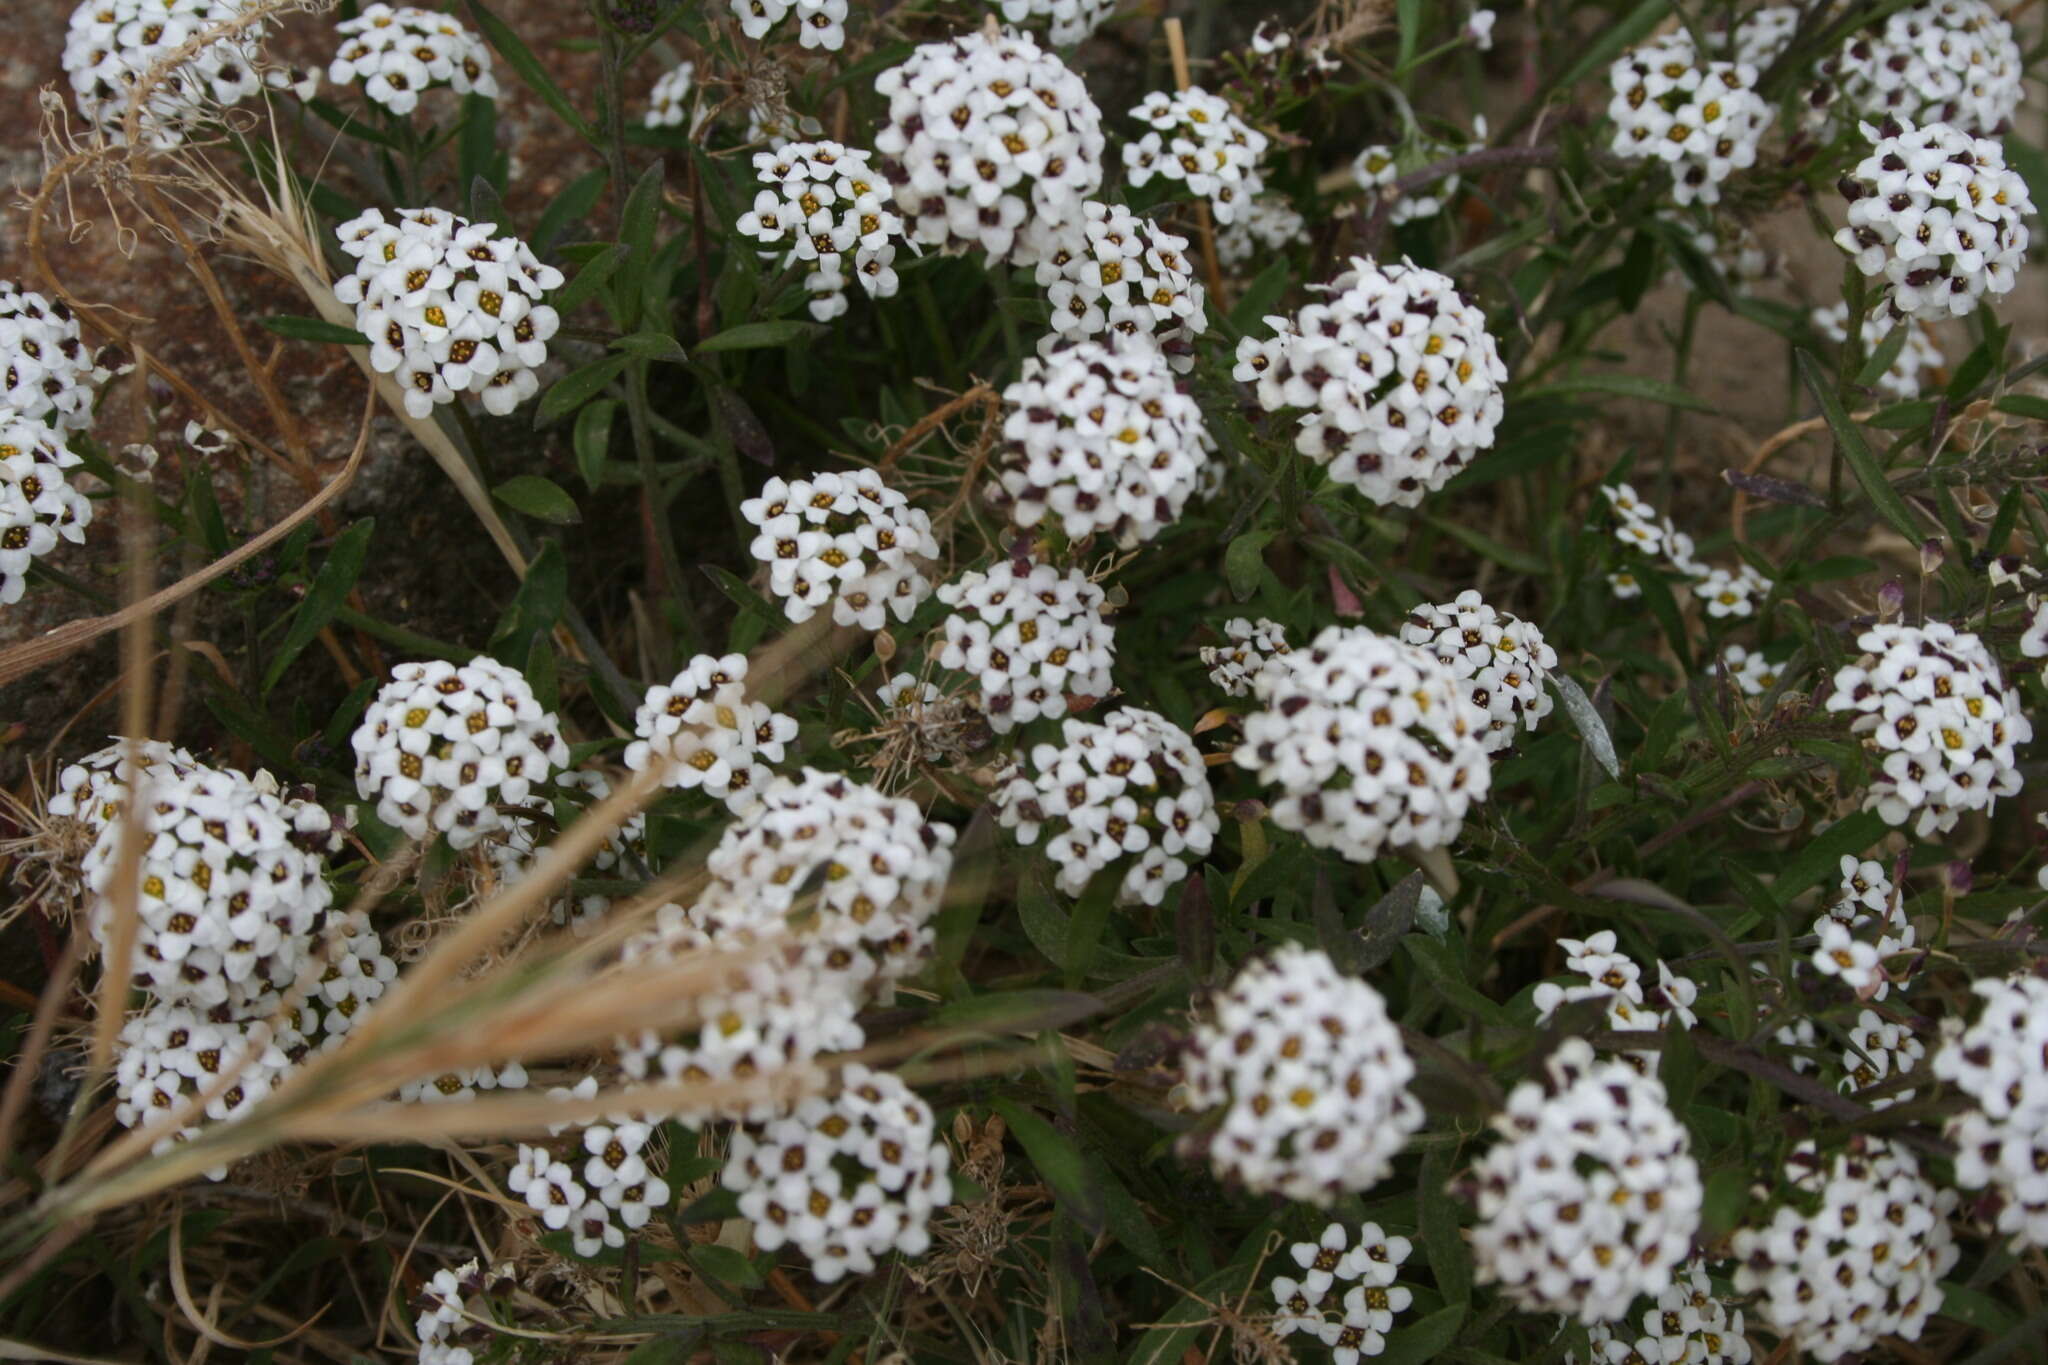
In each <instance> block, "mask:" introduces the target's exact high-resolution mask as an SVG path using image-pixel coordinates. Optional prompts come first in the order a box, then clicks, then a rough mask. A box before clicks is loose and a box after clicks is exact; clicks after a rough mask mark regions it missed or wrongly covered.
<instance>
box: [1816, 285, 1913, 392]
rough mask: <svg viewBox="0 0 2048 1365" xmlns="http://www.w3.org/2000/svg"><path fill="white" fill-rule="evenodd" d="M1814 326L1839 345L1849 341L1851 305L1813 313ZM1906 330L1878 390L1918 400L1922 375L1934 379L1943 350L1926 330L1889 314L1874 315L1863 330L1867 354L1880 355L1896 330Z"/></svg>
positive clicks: (1864, 349)
mask: <svg viewBox="0 0 2048 1365" xmlns="http://www.w3.org/2000/svg"><path fill="white" fill-rule="evenodd" d="M1812 321H1813V326H1814V329H1815V330H1816V331H1818V332H1819V333H1820V334H1821V335H1822V336H1824V337H1826V338H1827V339H1828V340H1829V341H1832V342H1836V343H1837V344H1839V343H1842V342H1846V341H1847V340H1848V339H1849V305H1848V304H1847V303H1838V304H1836V305H1834V306H1833V307H1832V308H1816V309H1814V310H1813V317H1812ZM1895 326H1897V327H1903V328H1905V329H1906V339H1905V343H1904V344H1903V345H1901V346H1900V348H1899V354H1898V357H1897V358H1896V359H1894V360H1893V361H1892V363H1891V364H1890V365H1889V366H1887V367H1886V368H1885V372H1884V373H1883V374H1881V375H1879V376H1878V379H1877V390H1878V392H1879V393H1882V394H1886V395H1888V396H1890V397H1892V398H1901V399H1903V398H1918V397H1919V396H1920V380H1921V376H1922V375H1926V376H1929V377H1932V375H1933V372H1934V371H1936V370H1938V369H1940V368H1941V367H1942V365H1943V363H1944V362H1943V360H1942V355H1941V348H1940V347H1938V346H1936V345H1935V344H1934V342H1933V341H1932V340H1930V339H1929V338H1928V335H1927V331H1926V329H1925V328H1924V327H1923V326H1922V325H1921V324H1920V323H1918V322H1895V321H1894V320H1893V318H1892V317H1891V315H1890V314H1889V313H1888V312H1885V311H1882V310H1880V311H1878V312H1875V313H1872V314H1871V315H1870V316H1868V317H1866V318H1864V319H1863V326H1862V327H1861V328H1859V329H1858V330H1860V331H1861V332H1862V334H1863V354H1864V355H1866V356H1872V355H1876V354H1877V348H1878V347H1880V346H1882V345H1883V344H1884V341H1885V338H1886V337H1888V336H1890V335H1891V331H1892V328H1893V327H1895Z"/></svg>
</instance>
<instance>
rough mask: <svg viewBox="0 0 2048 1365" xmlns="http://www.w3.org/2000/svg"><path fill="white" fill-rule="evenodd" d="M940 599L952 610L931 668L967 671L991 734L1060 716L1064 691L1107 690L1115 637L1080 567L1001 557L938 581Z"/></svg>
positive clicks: (1091, 693)
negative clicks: (1022, 563)
mask: <svg viewBox="0 0 2048 1365" xmlns="http://www.w3.org/2000/svg"><path fill="white" fill-rule="evenodd" d="M939 600H940V601H941V602H944V603H945V604H946V605H947V606H949V607H952V608H953V614H952V615H951V616H948V617H947V618H946V621H945V626H944V629H945V632H946V639H945V643H944V644H943V645H941V646H940V647H939V651H938V654H937V655H936V658H937V661H938V665H939V667H941V668H954V669H960V670H963V671H965V672H967V673H971V674H973V675H974V677H975V679H976V681H977V682H978V683H979V685H980V687H981V709H982V711H983V713H984V714H986V715H987V716H988V723H989V724H990V726H992V727H993V728H994V729H995V731H996V732H997V733H998V734H1001V733H1004V732H1006V731H1009V730H1014V729H1015V728H1017V727H1018V726H1019V725H1026V724H1029V723H1030V722H1032V721H1034V720H1037V719H1038V718H1039V717H1040V716H1048V717H1058V716H1064V715H1065V714H1066V713H1067V704H1068V698H1069V697H1070V696H1072V697H1097V698H1099V697H1106V696H1108V695H1109V692H1110V688H1111V685H1112V684H1111V682H1110V677H1109V669H1110V665H1111V663H1112V662H1114V660H1115V658H1116V636H1115V633H1114V632H1113V631H1111V630H1110V628H1109V623H1108V622H1106V621H1104V620H1103V619H1102V605H1103V602H1104V601H1105V600H1106V598H1105V595H1104V593H1103V591H1102V589H1101V588H1100V587H1098V586H1096V585H1095V584H1094V583H1091V582H1089V581H1088V575H1086V574H1085V573H1083V572H1082V571H1081V570H1079V569H1070V570H1068V571H1067V572H1065V573H1061V572H1060V571H1059V570H1058V569H1055V568H1053V567H1052V565H1050V564H1034V565H1032V566H1030V567H1029V568H1025V567H1022V566H1020V565H1018V564H1017V563H1015V562H1014V561H1011V560H1003V561H1001V562H999V563H997V564H994V565H992V566H990V568H989V569H988V570H987V571H986V572H978V573H967V574H963V575H961V576H960V577H959V578H957V579H955V580H953V581H952V582H951V583H947V584H945V585H943V586H942V587H940V589H939Z"/></svg>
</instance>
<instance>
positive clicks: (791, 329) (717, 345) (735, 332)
mask: <svg viewBox="0 0 2048 1365" xmlns="http://www.w3.org/2000/svg"><path fill="white" fill-rule="evenodd" d="M824 330H825V329H824V328H823V327H821V326H820V325H818V324H817V323H815V322H801V321H798V320H797V319H795V318H782V319H779V320H777V321H774V322H743V323H741V324H740V325H739V326H737V327H728V328H726V329H725V330H724V331H723V332H720V333H719V334H718V335H716V336H710V337H706V338H704V340H702V341H700V342H698V343H697V354H699V355H707V354H713V353H716V352H719V351H761V350H768V349H770V348H773V347H776V346H787V345H789V343H791V342H792V341H796V340H798V339H799V338H802V337H807V336H816V335H817V334H818V333H819V332H822V331H824Z"/></svg>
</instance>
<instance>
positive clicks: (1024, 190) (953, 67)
mask: <svg viewBox="0 0 2048 1365" xmlns="http://www.w3.org/2000/svg"><path fill="white" fill-rule="evenodd" d="M875 89H876V90H877V91H878V92H879V93H880V94H881V95H882V96H883V97H885V98H886V99H887V100H888V101H889V117H888V122H887V123H885V124H884V125H883V126H882V128H881V129H880V130H879V131H878V132H877V133H876V134H875V150H876V152H877V153H879V154H880V156H881V157H882V158H883V160H882V172H883V174H884V175H885V176H886V177H887V178H888V180H889V183H890V184H892V185H894V186H895V189H896V206H897V207H898V208H899V209H901V210H902V212H903V216H904V218H905V219H906V220H908V221H909V222H911V223H912V225H913V231H912V233H911V236H912V239H913V240H915V241H918V242H922V243H924V244H926V245H929V246H946V245H949V244H953V245H959V246H979V247H980V248H981V249H982V250H984V251H986V252H987V253H988V254H989V256H990V257H991V258H993V259H994V260H997V261H1006V262H1008V263H1010V264H1012V265H1033V264H1036V262H1037V260H1038V259H1039V257H1040V256H1041V255H1043V254H1044V245H1045V244H1047V243H1050V242H1052V241H1054V240H1057V239H1058V238H1059V237H1060V236H1061V235H1063V234H1064V233H1065V232H1066V231H1067V230H1068V229H1070V228H1071V227H1072V225H1074V224H1075V223H1078V222H1079V221H1080V219H1081V205H1082V203H1083V202H1084V201H1085V200H1087V199H1089V198H1090V197H1092V196H1093V195H1094V194H1095V192H1096V191H1097V190H1098V189H1100V188H1101V187H1102V153H1103V148H1104V146H1105V144H1106V139H1105V138H1104V136H1103V133H1102V111H1101V110H1100V109H1098V108H1096V107H1095V101H1094V100H1092V99H1090V98H1089V96H1088V87H1087V86H1086V85H1084V84H1083V83H1082V81H1081V78H1080V77H1079V76H1077V75H1075V74H1074V73H1073V72H1072V71H1070V70H1068V69H1067V67H1066V65H1065V64H1064V63H1063V62H1061V61H1060V59H1059V58H1058V57H1056V56H1054V55H1053V54H1052V53H1050V52H1047V51H1044V50H1043V49H1041V48H1040V47H1039V46H1038V43H1037V40H1036V39H1034V38H1032V36H1031V35H1030V34H1028V33H1004V34H1000V35H992V34H988V33H984V32H979V31H977V32H973V33H963V34H961V35H959V36H958V37H956V38H953V39H951V40H950V41H948V42H943V43H927V44H925V45H924V46H923V47H920V48H918V49H917V50H916V51H915V52H913V53H912V54H911V56H910V58H909V60H907V61H905V62H904V63H903V64H902V65H900V66H894V67H891V68H889V69H888V70H887V71H884V72H883V73H882V74H881V75H880V76H878V77H876V79H875ZM1027 224H1028V225H1029V228H1030V230H1029V231H1028V232H1027V231H1026V230H1025V229H1026V226H1027Z"/></svg>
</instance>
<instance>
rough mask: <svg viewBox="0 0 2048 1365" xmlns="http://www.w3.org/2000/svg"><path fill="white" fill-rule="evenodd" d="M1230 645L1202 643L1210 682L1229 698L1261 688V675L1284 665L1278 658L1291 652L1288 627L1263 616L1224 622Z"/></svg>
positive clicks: (1225, 635)
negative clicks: (1256, 618) (1288, 641)
mask: <svg viewBox="0 0 2048 1365" xmlns="http://www.w3.org/2000/svg"><path fill="white" fill-rule="evenodd" d="M1223 635H1224V638H1225V639H1227V640H1229V641H1230V643H1229V644H1227V645H1203V646H1202V667H1204V668H1206V669H1208V670H1209V681H1210V682H1212V683H1214V684H1216V686H1218V687H1220V688H1222V689H1223V695H1224V696H1226V697H1249V696H1251V695H1252V694H1253V693H1254V692H1255V691H1257V689H1258V685H1259V681H1258V680H1259V676H1260V675H1261V674H1263V673H1266V672H1268V671H1271V670H1274V669H1277V668H1279V667H1281V665H1280V664H1279V662H1278V660H1279V659H1280V658H1281V657H1282V656H1283V655H1286V654H1289V653H1292V652H1293V651H1292V648H1291V647H1290V646H1289V645H1288V643H1287V628H1286V627H1284V626H1282V625H1281V624H1280V623H1279V622H1278V621H1268V620H1266V619H1265V618H1264V617H1260V618H1259V619H1258V620H1256V621H1253V620H1250V619H1248V618H1246V617H1243V616H1238V617H1234V618H1232V619H1231V620H1229V621H1226V622H1224V623H1223Z"/></svg>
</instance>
